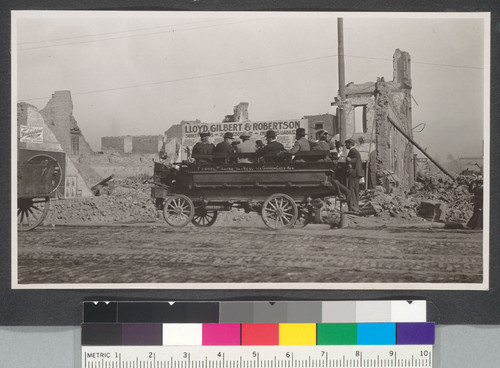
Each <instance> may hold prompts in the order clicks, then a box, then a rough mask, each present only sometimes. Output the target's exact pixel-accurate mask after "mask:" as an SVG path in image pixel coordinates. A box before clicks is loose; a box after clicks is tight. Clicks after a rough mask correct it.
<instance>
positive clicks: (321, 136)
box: [311, 129, 330, 151]
mask: <svg viewBox="0 0 500 368" xmlns="http://www.w3.org/2000/svg"><path fill="white" fill-rule="evenodd" d="M316 138H317V141H316V142H314V144H313V145H312V146H311V150H312V151H330V144H329V143H328V132H327V131H326V130H323V129H320V130H318V132H317V133H316Z"/></svg>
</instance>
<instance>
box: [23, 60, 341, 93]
mask: <svg viewBox="0 0 500 368" xmlns="http://www.w3.org/2000/svg"><path fill="white" fill-rule="evenodd" d="M335 56H336V55H327V56H320V57H316V58H309V59H302V60H294V61H289V62H284V63H278V64H270V65H263V66H258V67H252V68H245V69H237V70H231V71H225V72H219V73H211V74H203V75H197V76H192V77H185V78H178V79H170V80H166V81H159V82H149V83H141V84H136V85H131V86H122V87H115V88H106V89H99V90H93V91H84V92H74V93H71V94H72V95H73V96H75V95H86V94H92V93H100V92H109V91H117V90H122V89H130V88H138V87H146V86H154V85H159V84H168V83H175V82H182V81H188V80H194V79H201V78H210V77H216V76H221V75H226V74H235V73H241V72H247V71H252V70H260V69H268V68H275V67H279V66H284V65H292V64H299V63H305V62H309V61H314V60H321V59H328V58H332V57H335ZM46 98H50V97H38V98H30V99H21V100H20V101H35V100H43V99H46Z"/></svg>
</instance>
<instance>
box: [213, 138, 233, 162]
mask: <svg viewBox="0 0 500 368" xmlns="http://www.w3.org/2000/svg"><path fill="white" fill-rule="evenodd" d="M232 142H233V133H231V132H226V133H224V140H223V141H222V142H220V143H218V144H217V146H215V150H214V153H216V154H219V155H221V154H223V155H230V154H231V153H234V148H233V145H232ZM218 161H222V162H226V159H224V158H221V159H218Z"/></svg>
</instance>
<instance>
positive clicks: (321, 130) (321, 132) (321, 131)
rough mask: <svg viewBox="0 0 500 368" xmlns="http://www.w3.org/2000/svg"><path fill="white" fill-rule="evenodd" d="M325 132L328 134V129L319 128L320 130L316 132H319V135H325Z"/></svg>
mask: <svg viewBox="0 0 500 368" xmlns="http://www.w3.org/2000/svg"><path fill="white" fill-rule="evenodd" d="M325 133H326V134H328V132H327V131H326V130H324V129H320V130H318V131H317V132H316V134H317V135H323V134H325Z"/></svg>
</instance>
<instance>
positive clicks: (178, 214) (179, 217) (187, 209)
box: [163, 194, 194, 227]
mask: <svg viewBox="0 0 500 368" xmlns="http://www.w3.org/2000/svg"><path fill="white" fill-rule="evenodd" d="M193 215H194V205H193V202H192V201H191V200H190V199H189V198H188V197H186V196H185V195H182V194H176V195H174V196H171V197H168V198H167V200H166V201H165V204H164V206H163V218H164V219H165V221H166V222H167V224H169V225H171V226H175V227H182V226H186V225H187V224H189V223H190V222H191V220H192V219H193Z"/></svg>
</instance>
